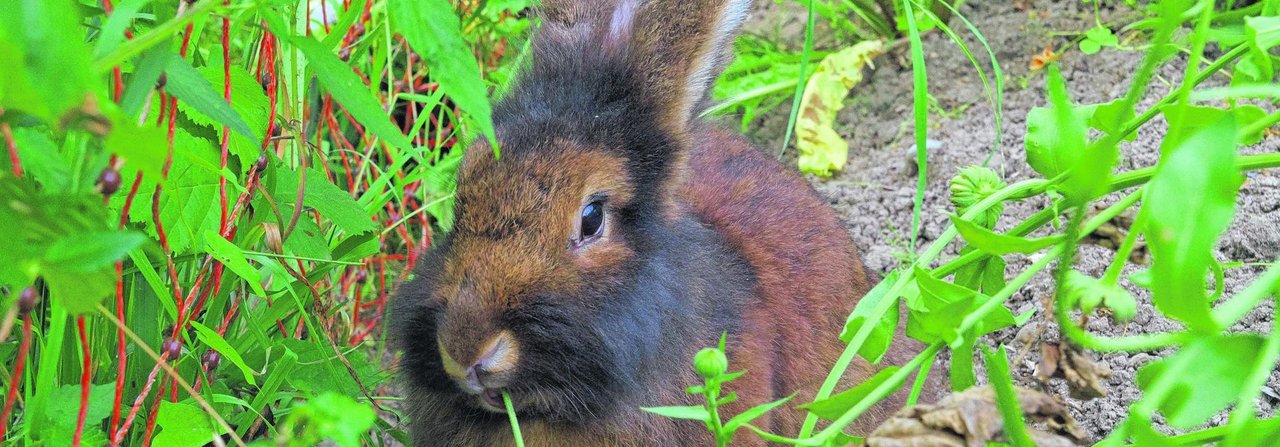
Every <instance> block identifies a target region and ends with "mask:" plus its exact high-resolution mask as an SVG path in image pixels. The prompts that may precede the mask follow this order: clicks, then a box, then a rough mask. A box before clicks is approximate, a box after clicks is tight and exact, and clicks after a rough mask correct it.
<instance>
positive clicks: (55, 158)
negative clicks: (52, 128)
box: [13, 127, 71, 193]
mask: <svg viewBox="0 0 1280 447" xmlns="http://www.w3.org/2000/svg"><path fill="white" fill-rule="evenodd" d="M13 140H14V144H15V145H17V146H18V157H19V159H20V160H22V169H23V171H25V172H26V173H27V175H29V176H31V177H32V178H33V179H35V180H36V181H37V182H40V186H42V187H43V188H42V189H43V190H44V191H45V192H50V193H65V192H70V191H69V189H70V188H71V163H70V162H68V161H66V160H65V159H63V158H62V157H61V156H59V153H58V146H57V145H56V144H54V143H53V140H50V139H49V135H48V134H47V133H46V132H42V131H39V130H36V129H34V128H30V127H18V128H14V129H13Z"/></svg>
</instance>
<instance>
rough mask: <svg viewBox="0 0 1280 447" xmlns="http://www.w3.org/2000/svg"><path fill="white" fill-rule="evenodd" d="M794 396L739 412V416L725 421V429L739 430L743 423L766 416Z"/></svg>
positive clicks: (730, 430) (729, 430) (728, 430)
mask: <svg viewBox="0 0 1280 447" xmlns="http://www.w3.org/2000/svg"><path fill="white" fill-rule="evenodd" d="M793 397H796V395H795V394H792V395H790V396H787V397H784V398H782V399H778V400H775V401H773V402H766V403H763V404H760V405H756V406H754V407H751V408H750V409H748V410H747V411H744V412H742V413H739V414H738V415H737V416H734V417H733V419H729V421H728V422H725V423H724V430H725V431H727V432H730V433H732V432H733V431H735V430H737V429H738V427H741V426H742V425H743V424H746V423H749V422H751V421H754V420H755V419H756V418H758V417H760V416H764V414H765V413H768V412H770V411H772V410H773V409H774V408H778V407H779V406H781V405H782V404H785V403H787V401H789V400H791V398H793Z"/></svg>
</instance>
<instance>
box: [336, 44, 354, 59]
mask: <svg viewBox="0 0 1280 447" xmlns="http://www.w3.org/2000/svg"><path fill="white" fill-rule="evenodd" d="M338 59H342V61H343V62H346V61H347V60H348V59H351V48H348V47H342V49H341V50H338Z"/></svg>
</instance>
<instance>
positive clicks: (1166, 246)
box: [1142, 114, 1243, 330]
mask: <svg viewBox="0 0 1280 447" xmlns="http://www.w3.org/2000/svg"><path fill="white" fill-rule="evenodd" d="M1235 132H1236V128H1235V121H1234V119H1233V118H1232V117H1231V115H1229V114H1223V115H1222V116H1221V117H1220V118H1219V119H1217V120H1215V121H1214V122H1212V123H1207V124H1206V125H1204V126H1203V127H1201V128H1199V129H1195V130H1193V131H1192V132H1190V133H1189V135H1187V136H1186V137H1185V138H1182V139H1181V141H1175V142H1173V143H1170V141H1169V140H1170V139H1166V142H1165V143H1166V144H1164V145H1162V147H1161V153H1162V156H1161V159H1160V163H1159V164H1157V167H1156V173H1155V175H1154V176H1153V177H1152V178H1151V181H1150V182H1149V183H1148V184H1147V191H1146V196H1145V200H1144V204H1143V210H1142V212H1144V213H1147V216H1148V217H1149V218H1150V223H1149V224H1148V226H1147V230H1146V231H1145V234H1146V237H1147V243H1148V246H1149V247H1150V249H1151V254H1152V257H1153V262H1152V266H1151V272H1152V276H1153V277H1155V278H1160V280H1159V281H1154V283H1153V284H1152V286H1151V289H1152V301H1154V302H1155V305H1156V308H1157V309H1160V311H1161V312H1163V313H1164V314H1165V315H1168V316H1170V317H1173V318H1176V319H1178V320H1181V321H1183V322H1185V323H1187V324H1188V325H1189V326H1190V327H1191V328H1192V329H1196V330H1216V323H1215V322H1214V321H1213V318H1212V317H1211V315H1210V313H1209V311H1210V303H1209V300H1208V295H1207V293H1206V292H1205V276H1206V274H1207V272H1208V269H1209V261H1210V258H1211V257H1212V256H1213V248H1214V244H1215V242H1216V241H1217V239H1218V236H1219V235H1220V234H1222V232H1223V231H1224V230H1226V228H1227V226H1228V225H1230V223H1231V218H1232V215H1233V214H1234V213H1235V197H1236V192H1237V190H1238V189H1239V187H1240V184H1241V182H1242V180H1243V179H1242V177H1241V176H1240V174H1239V172H1238V171H1237V169H1236V166H1235V159H1236V153H1235V143H1234V141H1235ZM1189 210H1194V212H1188V211H1189Z"/></svg>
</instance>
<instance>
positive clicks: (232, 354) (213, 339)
mask: <svg viewBox="0 0 1280 447" xmlns="http://www.w3.org/2000/svg"><path fill="white" fill-rule="evenodd" d="M191 327H193V328H195V330H196V337H197V338H199V339H200V341H201V342H202V343H204V344H205V345H207V346H209V349H213V350H214V351H218V354H219V355H221V356H222V357H223V358H225V359H227V360H230V361H231V363H232V364H234V365H236V367H237V368H240V373H242V374H244V381H245V382H249V385H252V386H258V382H257V380H255V379H254V375H253V369H251V368H249V365H248V364H245V362H244V359H243V358H241V357H240V351H237V350H236V349H235V348H233V347H231V344H230V343H227V340H226V339H225V338H222V336H221V335H218V332H217V331H214V330H213V329H209V327H208V326H205V325H203V324H200V322H199V321H192V322H191Z"/></svg>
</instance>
